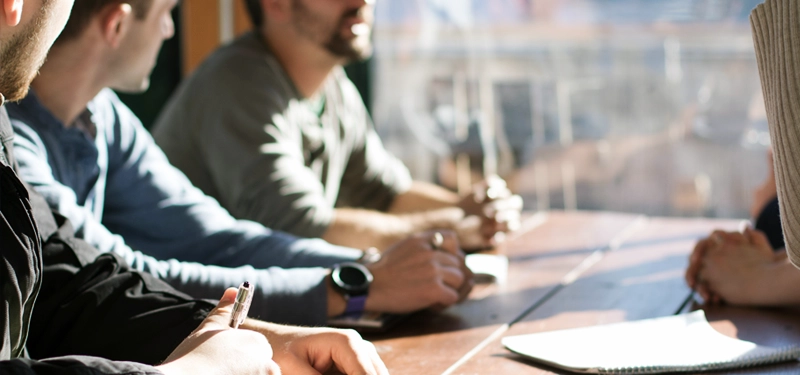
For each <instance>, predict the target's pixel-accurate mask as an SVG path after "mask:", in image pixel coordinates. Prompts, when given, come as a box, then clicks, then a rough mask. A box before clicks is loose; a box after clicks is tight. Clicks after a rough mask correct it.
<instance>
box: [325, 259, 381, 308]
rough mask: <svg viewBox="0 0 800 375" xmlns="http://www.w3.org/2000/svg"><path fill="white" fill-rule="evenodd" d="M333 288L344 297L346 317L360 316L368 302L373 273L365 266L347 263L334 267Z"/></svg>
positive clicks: (332, 273) (332, 274)
mask: <svg viewBox="0 0 800 375" xmlns="http://www.w3.org/2000/svg"><path fill="white" fill-rule="evenodd" d="M331 281H332V282H333V287H334V288H335V289H336V290H337V291H338V292H340V293H342V295H343V296H344V299H345V301H346V302H347V307H346V308H345V310H344V315H351V314H360V313H362V312H363V311H364V304H366V302H367V294H368V292H369V286H370V284H372V273H371V272H369V270H368V269H367V267H365V266H364V265H363V264H359V263H354V262H346V263H341V264H337V265H335V266H333V271H332V272H331Z"/></svg>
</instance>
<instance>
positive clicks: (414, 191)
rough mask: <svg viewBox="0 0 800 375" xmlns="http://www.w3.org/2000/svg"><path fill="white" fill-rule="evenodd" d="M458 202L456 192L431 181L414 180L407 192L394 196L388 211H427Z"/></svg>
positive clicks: (396, 212) (455, 204)
mask: <svg viewBox="0 0 800 375" xmlns="http://www.w3.org/2000/svg"><path fill="white" fill-rule="evenodd" d="M458 202H459V197H458V194H456V193H454V192H452V191H450V190H447V189H445V188H443V187H440V186H437V185H434V184H431V183H427V182H422V181H414V182H413V183H412V184H411V188H410V189H409V190H408V191H407V192H405V193H403V194H400V195H398V196H396V197H395V199H394V201H392V205H391V206H390V207H389V212H390V213H394V214H400V213H409V212H420V211H428V210H433V209H440V208H447V207H455V206H457V205H458Z"/></svg>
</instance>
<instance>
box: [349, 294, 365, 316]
mask: <svg viewBox="0 0 800 375" xmlns="http://www.w3.org/2000/svg"><path fill="white" fill-rule="evenodd" d="M346 298H347V307H345V309H344V315H356V314H361V313H362V312H364V305H366V304H367V295H366V294H362V295H359V296H347V295H346Z"/></svg>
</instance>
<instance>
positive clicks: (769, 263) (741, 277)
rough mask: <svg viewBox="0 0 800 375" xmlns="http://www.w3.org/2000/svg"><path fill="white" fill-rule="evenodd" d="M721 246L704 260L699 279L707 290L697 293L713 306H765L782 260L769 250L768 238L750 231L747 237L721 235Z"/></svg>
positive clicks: (715, 248) (731, 234)
mask: <svg viewBox="0 0 800 375" xmlns="http://www.w3.org/2000/svg"><path fill="white" fill-rule="evenodd" d="M719 238H720V240H721V242H720V243H719V244H718V246H711V247H709V248H708V250H707V251H706V253H705V255H704V256H703V257H702V260H701V264H700V267H699V272H698V277H699V279H700V280H702V283H703V284H704V286H703V287H702V288H699V289H698V291H699V292H700V293H701V295H703V294H705V295H703V298H704V299H706V301H710V302H711V303H712V304H717V303H722V302H725V303H729V304H734V305H762V304H767V303H768V301H769V300H771V299H772V297H771V295H772V292H774V291H773V290H770V289H771V288H770V287H769V286H768V285H769V284H770V282H771V281H773V280H772V279H773V278H774V277H775V269H776V266H779V265H780V264H781V263H782V262H781V256H780V255H776V254H775V253H774V252H773V250H772V248H771V247H770V244H769V240H768V239H767V237H766V236H765V235H764V234H763V233H761V232H759V231H756V230H753V229H750V228H747V229H745V231H744V233H737V232H729V233H724V232H723V233H721V234H720V235H719Z"/></svg>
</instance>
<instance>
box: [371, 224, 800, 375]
mask: <svg viewBox="0 0 800 375" xmlns="http://www.w3.org/2000/svg"><path fill="white" fill-rule="evenodd" d="M740 226H741V221H739V220H715V219H682V218H652V217H645V216H642V215H633V214H619V213H606V212H580V211H579V212H547V213H539V214H536V215H532V216H530V217H529V218H528V219H527V220H526V221H525V222H524V223H523V229H522V230H521V231H519V232H518V233H516V234H514V235H513V236H511V237H509V239H508V241H506V243H505V244H504V245H503V246H501V247H499V248H498V249H497V250H495V252H497V253H500V254H504V255H506V256H508V258H509V272H508V279H507V281H506V282H505V283H504V284H503V285H497V284H488V285H479V286H478V287H476V288H475V290H474V291H473V292H472V294H471V295H470V298H469V300H467V301H466V302H464V303H462V304H460V305H457V306H454V307H451V308H449V309H447V310H445V311H443V312H421V313H418V314H415V315H413V316H411V317H410V318H408V319H407V320H405V321H404V322H402V323H401V324H399V325H398V326H396V327H394V328H393V329H392V330H391V331H390V332H387V333H382V334H366V335H365V337H366V338H368V339H370V340H371V341H372V342H373V343H374V344H375V345H376V347H377V349H378V351H379V353H380V355H381V357H382V358H383V360H384V362H385V363H386V365H387V367H388V368H389V370H390V372H391V373H392V374H445V375H449V374H551V373H554V372H555V371H553V370H552V369H548V368H546V367H544V366H541V365H538V364H532V363H529V362H527V361H525V360H523V359H522V358H521V357H519V356H516V355H514V354H512V353H510V352H508V351H507V350H505V349H504V348H503V347H502V345H501V344H500V339H501V338H502V337H505V336H511V335H518V334H526V333H535V332H544V331H551V330H557V329H565V328H575V327H582V326H590V325H597V324H605V323H613V322H620V321H630V320H639V319H646V318H654V317H661V316H668V315H672V314H675V313H678V312H682V311H689V310H691V309H696V308H703V309H705V310H706V315H707V317H708V320H709V322H711V325H712V327H714V328H715V329H717V330H718V331H720V332H721V333H723V334H725V335H728V336H731V337H738V338H741V339H743V340H748V341H752V342H755V343H757V344H762V345H769V346H784V345H787V344H791V343H800V318H798V317H797V312H794V311H788V310H777V309H747V308H734V307H705V306H697V305H696V304H694V303H687V297H689V295H690V290H689V288H688V287H687V286H686V284H685V282H684V281H683V273H684V269H685V267H686V264H687V260H688V255H689V253H690V252H691V250H692V248H693V247H694V244H695V242H696V241H697V240H698V239H699V238H701V237H704V236H707V235H708V234H710V233H711V231H712V230H713V229H718V228H719V229H726V230H736V229H738V228H739V227H740ZM729 373H735V374H740V373H741V374H756V373H769V374H783V373H786V374H789V373H792V374H798V373H800V363H792V364H784V365H776V366H768V367H760V368H756V369H750V370H742V371H736V372H729Z"/></svg>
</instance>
